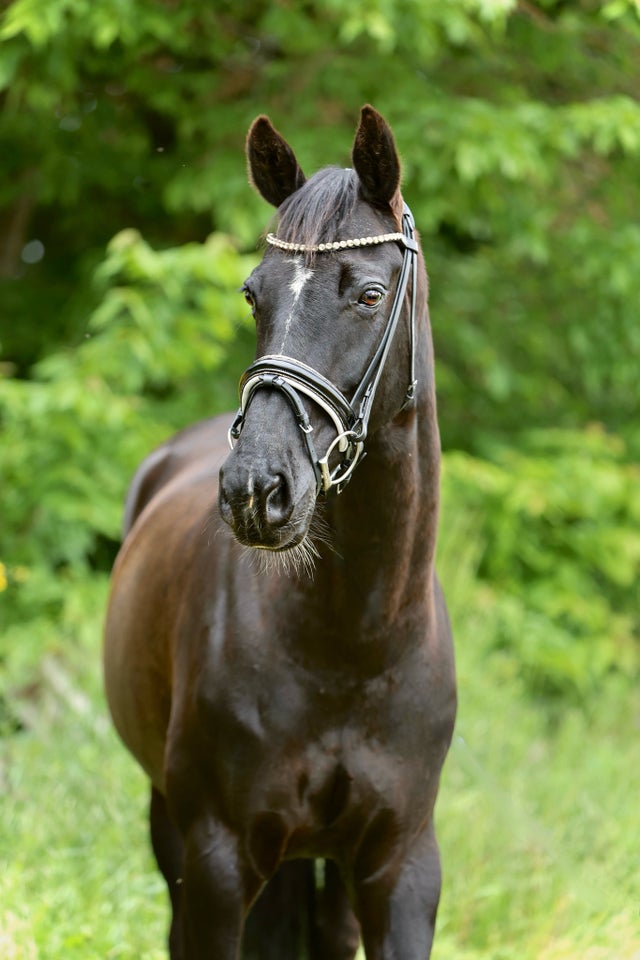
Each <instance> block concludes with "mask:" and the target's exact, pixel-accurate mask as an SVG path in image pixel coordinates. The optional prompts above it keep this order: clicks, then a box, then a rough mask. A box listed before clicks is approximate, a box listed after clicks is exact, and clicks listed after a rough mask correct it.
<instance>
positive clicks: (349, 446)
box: [229, 204, 418, 495]
mask: <svg viewBox="0 0 640 960" xmlns="http://www.w3.org/2000/svg"><path fill="white" fill-rule="evenodd" d="M414 226H415V224H414V220H413V216H412V214H411V211H410V210H409V207H408V206H407V205H406V204H404V209H403V214H402V233H385V234H381V235H379V236H376V237H362V238H360V239H357V240H335V241H333V242H330V243H319V244H315V245H311V244H302V243H288V242H287V241H284V240H280V239H278V237H275V236H274V235H273V234H271V233H270V234H269V235H268V236H267V242H268V243H270V244H272V245H273V246H275V247H278V248H279V249H282V250H287V251H289V252H291V253H324V252H331V251H336V250H347V249H351V248H355V247H367V246H373V245H374V244H379V243H388V242H397V243H401V244H402V245H403V246H404V256H403V260H402V268H401V270H400V277H399V279H398V286H397V287H396V292H395V297H394V299H393V304H392V307H391V312H390V313H389V319H388V320H387V326H386V328H385V331H384V333H383V335H382V339H381V341H380V343H379V344H378V349H377V350H376V352H375V355H374V357H373V359H372V360H371V363H370V364H369V366H368V368H367V370H366V372H365V374H364V376H363V377H362V379H361V380H360V383H359V385H358V387H357V388H356V390H355V393H354V395H353V397H352V399H351V401H349V400H347V398H346V397H345V396H344V394H342V393H341V392H340V390H338V388H337V387H335V386H334V385H333V384H332V383H331V381H330V380H327V378H326V377H324V376H323V375H322V374H321V373H319V372H318V371H317V370H314V369H313V367H309V366H307V364H306V363H302V361H300V360H295V359H294V358H293V357H286V356H281V355H280V354H277V355H272V354H268V355H266V356H264V357H260V358H259V359H258V360H256V361H255V362H254V363H252V364H251V366H249V367H247V369H246V370H245V372H244V373H243V375H242V377H241V378H240V387H239V393H240V407H239V409H238V412H237V414H236V418H235V420H234V421H233V423H232V425H231V427H230V429H229V443H230V445H231V446H232V447H233V444H234V441H236V440H237V439H238V437H239V436H240V433H241V431H242V427H243V424H244V419H245V416H246V412H247V408H248V407H249V404H250V403H251V400H252V397H253V395H254V394H255V392H256V390H259V389H260V388H262V387H271V388H273V389H276V390H280V392H281V393H283V394H284V396H285V397H286V398H287V401H288V402H289V404H290V406H291V408H292V410H293V412H294V414H295V417H296V420H297V422H298V426H299V427H300V429H301V430H302V435H303V437H304V441H305V444H306V447H307V451H308V454H309V459H310V460H311V464H312V466H313V470H314V473H315V477H316V495H319V494H320V493H325V494H327V493H329V491H330V490H332V489H334V490H335V491H336V493H341V491H342V489H343V487H344V485H345V483H346V482H347V481H348V480H349V479H350V477H351V474H352V473H353V471H354V469H355V467H356V466H357V464H358V463H359V461H360V460H361V459H362V457H363V456H364V442H365V440H366V437H367V430H368V426H369V418H370V415H371V408H372V405H373V400H374V397H375V394H376V390H377V388H378V384H379V382H380V377H381V376H382V371H383V369H384V365H385V362H386V360H387V357H388V355H389V350H390V347H391V342H392V340H393V336H394V333H395V331H396V328H397V326H398V321H399V319H400V314H401V313H402V305H403V302H404V296H405V293H406V290H407V284H408V282H409V274H411V278H412V283H411V287H412V289H411V314H410V324H411V372H410V380H409V386H408V388H407V392H406V395H405V399H404V402H403V404H402V408H401V409H403V410H404V409H405V408H406V407H407V406H408V405H409V404H410V403H411V401H412V400H413V398H414V396H415V389H416V384H417V381H416V379H415V312H416V287H417V282H416V281H417V264H418V243H417V241H416V239H415V238H414ZM303 396H306V397H308V398H309V399H310V400H312V401H313V402H314V403H315V404H316V406H318V407H320V408H321V409H322V410H324V412H325V413H326V414H327V415H328V416H329V418H330V419H331V420H332V421H333V425H334V426H335V429H336V437H335V439H334V440H333V441H332V442H331V443H330V444H329V447H328V448H327V451H326V453H325V455H324V456H323V457H318V454H317V452H316V448H315V444H314V442H313V439H312V434H313V427H312V425H311V422H310V420H309V415H308V413H307V410H306V408H305V405H304V402H303V399H302V397H303ZM336 449H337V450H338V452H339V453H340V454H341V459H340V462H339V463H338V464H337V465H336V466H335V467H334V468H333V470H332V469H331V468H330V466H329V458H330V457H331V455H332V454H333V452H334V450H336Z"/></svg>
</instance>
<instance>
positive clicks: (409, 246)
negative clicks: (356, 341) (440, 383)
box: [351, 203, 418, 440]
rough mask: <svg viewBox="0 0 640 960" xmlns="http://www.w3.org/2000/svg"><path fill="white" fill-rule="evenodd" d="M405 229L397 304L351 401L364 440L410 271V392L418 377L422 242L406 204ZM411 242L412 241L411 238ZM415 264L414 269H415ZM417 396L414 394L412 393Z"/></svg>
mask: <svg viewBox="0 0 640 960" xmlns="http://www.w3.org/2000/svg"><path fill="white" fill-rule="evenodd" d="M402 228H403V234H404V236H405V254H404V257H403V260H402V268H401V270H400V277H399V278H398V285H397V287H396V292H395V296H394V298H393V305H392V307H391V312H390V313H389V320H388V321H387V327H386V330H385V332H384V334H383V336H382V340H381V341H380V343H379V344H378V349H377V350H376V352H375V354H374V357H373V359H372V360H371V363H370V364H369V366H368V368H367V371H366V373H365V375H364V376H363V378H362V380H361V381H360V385H359V386H358V387H357V388H356V392H355V393H354V395H353V399H352V400H351V406H352V407H353V409H354V410H356V411H357V416H358V422H359V423H361V424H362V439H363V440H364V439H365V437H366V435H367V428H368V425H369V417H370V414H371V407H372V405H373V400H374V397H375V395H376V390H377V389H378V384H379V383H380V378H381V376H382V371H383V369H384V365H385V362H386V360H387V357H388V355H389V350H390V349H391V343H392V341H393V336H394V334H395V332H396V328H397V326H398V321H399V319H400V314H401V313H402V305H403V303H404V297H405V293H406V292H407V284H408V282H409V274H410V273H413V291H412V300H411V321H410V322H411V351H410V352H411V380H410V382H409V387H408V389H407V395H408V394H409V392H410V391H411V390H412V384H414V380H415V344H414V333H415V317H414V313H415V289H416V276H417V271H416V267H417V259H418V258H417V254H418V243H417V241H416V240H415V239H414V236H413V231H414V220H413V215H412V213H411V211H410V210H409V207H408V206H407V205H406V203H405V205H404V209H403V214H402ZM409 240H410V241H411V242H410V243H409V242H408V241H409ZM412 265H413V270H412V269H411V267H412ZM413 391H415V385H414V386H413ZM412 396H413V394H412ZM406 405H407V399H406V396H405V402H404V406H406Z"/></svg>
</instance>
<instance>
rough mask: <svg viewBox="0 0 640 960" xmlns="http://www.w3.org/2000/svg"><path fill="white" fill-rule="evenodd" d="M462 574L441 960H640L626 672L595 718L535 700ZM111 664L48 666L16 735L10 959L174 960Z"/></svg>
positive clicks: (0, 929)
mask: <svg viewBox="0 0 640 960" xmlns="http://www.w3.org/2000/svg"><path fill="white" fill-rule="evenodd" d="M472 566H473V564H472V561H471V559H470V560H469V568H471V567H472ZM458 570H459V571H462V573H460V574H459V579H458V581H457V582H453V583H452V585H451V586H452V589H451V594H452V609H453V614H454V621H455V625H456V632H457V649H458V667H459V685H460V694H461V696H460V714H459V722H458V726H457V730H456V735H455V738H454V743H453V746H452V750H451V754H450V756H449V759H448V762H447V766H446V772H445V777H444V781H443V786H442V791H441V795H440V799H439V803H438V834H439V838H440V844H441V849H442V859H443V865H444V889H443V897H442V902H441V909H440V914H439V928H438V934H437V937H436V947H435V949H434V960H454V958H455V960H503V958H504V960H640V914H639V907H640V900H639V898H638V881H637V868H638V864H639V863H640V829H639V817H638V809H639V808H638V802H639V801H638V798H639V797H640V747H639V743H638V733H639V730H638V727H639V725H640V703H639V701H638V698H637V696H636V697H635V698H634V697H632V696H631V695H630V693H629V687H630V685H629V684H628V683H625V682H623V681H622V680H621V681H620V682H619V684H618V685H617V686H616V685H615V684H614V682H613V681H612V683H611V685H610V686H609V687H607V688H606V689H603V690H602V691H601V693H600V696H599V698H598V701H597V702H596V703H593V704H591V705H590V709H589V712H588V715H587V714H586V713H585V712H584V711H582V710H580V709H578V708H576V707H569V706H564V707H560V708H556V709H555V710H554V711H553V712H552V713H550V712H549V710H548V708H546V707H545V706H544V705H543V704H537V703H534V702H532V701H531V699H530V697H528V696H527V695H526V694H525V692H524V689H523V687H522V686H521V683H520V680H519V677H518V676H517V675H512V674H510V672H509V670H507V669H505V664H504V663H503V662H501V661H500V660H499V659H498V658H497V657H496V656H495V655H494V656H490V655H488V654H487V652H486V651H487V637H488V636H489V634H490V631H491V612H490V609H489V608H487V609H485V611H484V613H482V609H483V607H482V603H480V602H479V597H480V594H478V592H477V589H476V590H475V593H474V587H473V584H472V582H471V578H470V576H469V575H467V574H465V572H464V571H465V564H464V562H462V560H460V561H459V563H458ZM478 611H480V613H479V612H478ZM89 626H91V625H89ZM94 628H95V629H94ZM94 628H91V629H87V631H86V633H87V635H91V634H93V636H94V637H97V636H98V634H99V615H98V613H97V612H96V618H95V624H94ZM99 661H100V657H99V649H98V641H97V640H96V639H94V640H93V642H92V643H90V644H87V643H84V644H79V645H78V648H77V649H75V650H73V651H71V650H70V651H69V653H68V659H67V660H63V661H60V660H57V661H50V662H49V664H48V666H47V663H45V664H43V665H41V668H40V669H41V674H42V676H41V683H40V687H39V688H38V692H37V698H36V699H35V701H34V703H33V704H32V709H31V710H30V711H29V712H28V717H29V725H28V728H27V729H26V730H24V731H22V732H20V733H13V734H11V735H8V736H6V737H5V738H4V739H3V740H2V741H1V743H2V746H1V748H0V749H1V750H2V753H1V754H0V791H1V796H0V863H2V870H1V871H0V957H2V960H18V958H19V960H34V958H37V960H49V958H51V960H62V958H64V960H93V958H100V960H107V958H119V960H164V958H166V952H165V948H164V942H165V929H166V924H167V917H168V911H167V904H166V897H165V891H164V886H163V882H162V880H161V879H160V877H159V874H158V873H157V871H156V869H155V866H154V864H153V861H152V858H151V856H150V853H149V849H148V844H147V824H146V806H147V786H146V783H145V779H144V777H143V776H142V775H141V774H140V772H139V771H138V769H137V767H136V765H135V764H134V762H133V761H132V760H131V759H130V758H129V756H128V755H127V754H126V752H125V751H124V749H123V748H122V746H121V745H120V743H119V742H118V740H117V738H116V737H115V735H114V733H113V732H112V730H111V727H110V725H109V723H108V721H107V714H106V708H105V705H104V702H103V700H102V697H101V694H100V672H99ZM17 702H18V701H17ZM20 702H22V703H23V705H24V706H25V707H26V705H27V704H28V703H29V697H28V696H27V692H24V693H23V697H22V700H21V701H20Z"/></svg>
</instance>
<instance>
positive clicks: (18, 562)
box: [0, 231, 254, 690]
mask: <svg viewBox="0 0 640 960" xmlns="http://www.w3.org/2000/svg"><path fill="white" fill-rule="evenodd" d="M253 262H254V260H253V258H251V257H246V256H240V255H239V254H238V253H237V252H236V250H235V248H234V246H233V245H232V243H231V242H230V240H229V239H228V238H226V237H223V236H220V235H212V236H211V237H210V238H209V239H208V240H207V241H206V242H205V243H203V244H190V245H186V246H184V247H181V248H179V249H173V250H165V251H162V252H159V253H158V252H155V251H153V250H152V249H151V248H150V247H149V246H148V245H147V244H146V243H145V242H144V241H143V240H142V239H141V238H140V237H139V235H137V234H136V233H135V232H134V231H125V232H123V233H121V234H119V235H117V236H116V237H115V238H114V240H113V241H112V243H111V244H110V246H109V249H108V251H107V256H106V258H105V260H104V263H103V264H102V266H101V268H100V270H99V271H98V278H97V280H98V284H99V286H100V288H101V292H102V296H101V300H100V305H99V307H98V308H97V309H96V311H95V312H94V314H93V316H92V317H91V319H90V322H89V325H88V328H87V333H86V336H85V338H84V339H83V341H82V344H81V345H80V346H79V347H77V348H76V349H74V350H70V351H64V352H59V353H56V354H52V355H50V356H49V357H47V358H46V359H44V360H43V361H42V362H41V363H40V364H38V365H37V367H36V368H35V370H34V379H33V380H31V381H21V380H10V379H6V380H0V423H1V424H2V431H3V444H2V446H0V489H2V491H3V512H4V522H3V524H2V528H1V529H0V561H2V564H3V566H2V571H3V576H2V580H0V633H1V634H2V648H0V690H1V689H2V687H3V686H4V685H5V684H7V685H10V686H11V685H15V684H16V682H17V680H18V676H20V678H21V679H24V677H23V673H24V672H25V671H26V669H27V667H29V666H30V667H31V668H33V666H34V664H35V663H37V661H38V659H39V658H40V657H41V656H42V655H44V654H45V653H46V652H47V651H51V650H58V649H60V646H61V645H63V644H64V642H65V638H68V637H69V636H70V635H71V636H73V635H74V634H75V633H76V632H77V630H78V629H79V627H80V624H81V621H82V610H83V609H84V610H86V607H84V606H83V604H82V597H83V596H84V594H85V593H86V592H87V591H88V593H89V596H92V595H93V594H92V579H91V576H90V572H91V570H93V569H96V568H97V569H98V570H101V569H102V570H103V571H104V569H105V568H107V569H108V566H109V563H110V560H111V558H112V557H113V547H114V545H115V544H116V543H117V542H118V540H119V536H120V524H121V515H122V503H123V500H124V495H125V491H126V488H127V485H128V482H129V480H130V477H131V475H132V473H133V471H134V469H135V468H136V466H137V465H138V463H139V462H140V460H141V459H142V457H143V456H144V455H145V453H147V452H148V451H149V450H150V449H151V448H152V447H153V446H155V445H156V444H157V443H159V442H160V441H161V440H163V439H165V438H166V436H168V435H169V434H170V433H171V432H173V431H174V430H175V429H177V427H178V426H180V425H182V424H184V423H187V422H190V421H191V420H193V419H195V418H196V417H197V416H200V415H204V414H205V413H208V414H213V413H216V412H219V411H220V410H223V409H226V408H228V407H231V406H232V405H233V403H234V401H235V389H236V387H235V384H236V382H237V376H238V372H239V370H241V369H242V368H243V367H244V366H245V365H246V363H247V362H248V351H249V349H250V344H251V339H252V338H251V336H250V335H249V332H248V323H247V320H248V319H249V320H250V317H249V315H248V311H247V308H246V305H245V303H244V300H243V298H242V297H240V296H238V293H237V289H238V287H239V286H240V284H241V283H242V281H243V280H244V278H245V276H246V274H247V272H249V270H250V269H251V266H252V265H253ZM98 582H101V580H98ZM3 588H4V589H3ZM23 667H24V669H22V668H23ZM3 677H4V683H3Z"/></svg>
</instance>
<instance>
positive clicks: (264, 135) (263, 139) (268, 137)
mask: <svg viewBox="0 0 640 960" xmlns="http://www.w3.org/2000/svg"><path fill="white" fill-rule="evenodd" d="M247 161H248V165H249V179H250V181H251V183H252V184H253V185H254V187H255V188H256V190H257V191H258V193H260V194H261V196H263V197H264V199H265V200H266V201H267V202H268V203H272V204H273V206H274V207H279V206H280V204H281V203H283V202H284V201H285V200H286V199H287V197H289V196H291V194H292V193H294V192H295V191H296V190H298V189H299V188H300V187H301V186H302V184H303V183H304V182H305V179H306V177H305V175H304V173H303V172H302V170H301V169H300V167H299V165H298V161H297V160H296V157H295V154H294V152H293V150H292V149H291V147H290V146H289V144H288V143H287V141H286V140H285V139H284V138H283V137H281V136H280V134H279V133H278V131H277V130H276V129H275V127H274V126H273V124H272V123H271V121H270V120H269V118H268V117H264V116H260V117H256V119H255V120H254V121H253V123H252V124H251V126H250V128H249V133H248V134H247Z"/></svg>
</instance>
